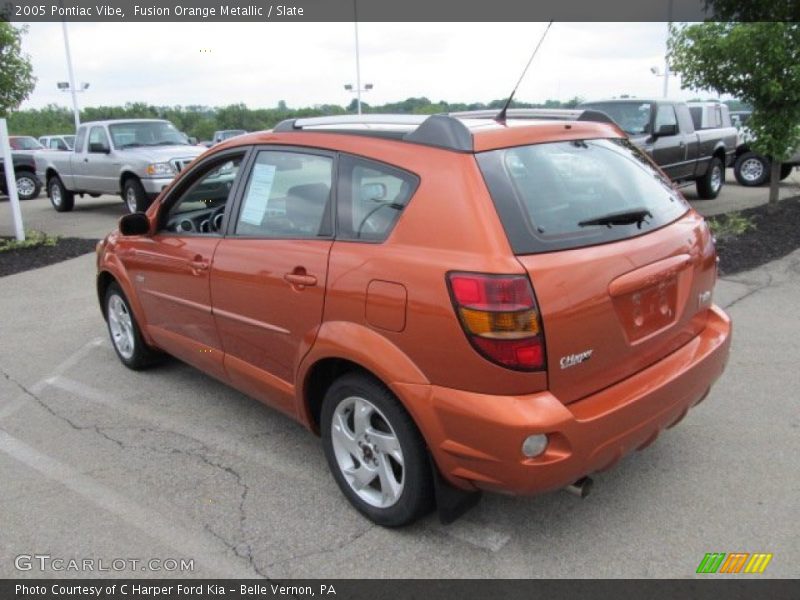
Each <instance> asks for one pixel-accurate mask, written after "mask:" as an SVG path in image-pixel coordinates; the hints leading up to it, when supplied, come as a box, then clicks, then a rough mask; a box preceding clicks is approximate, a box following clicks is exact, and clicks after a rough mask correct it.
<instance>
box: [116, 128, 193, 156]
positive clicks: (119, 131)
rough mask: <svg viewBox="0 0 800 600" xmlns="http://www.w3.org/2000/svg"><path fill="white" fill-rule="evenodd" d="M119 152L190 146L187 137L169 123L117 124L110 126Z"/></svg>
mask: <svg viewBox="0 0 800 600" xmlns="http://www.w3.org/2000/svg"><path fill="white" fill-rule="evenodd" d="M108 130H109V131H110V132H111V139H112V140H113V141H114V147H115V148H116V149H117V150H122V149H124V148H135V147H137V146H173V145H188V143H187V141H186V137H185V136H184V135H183V134H182V133H181V132H180V131H178V130H177V129H175V126H174V125H173V124H172V123H168V122H167V121H145V122H131V123H115V124H113V125H109V126H108Z"/></svg>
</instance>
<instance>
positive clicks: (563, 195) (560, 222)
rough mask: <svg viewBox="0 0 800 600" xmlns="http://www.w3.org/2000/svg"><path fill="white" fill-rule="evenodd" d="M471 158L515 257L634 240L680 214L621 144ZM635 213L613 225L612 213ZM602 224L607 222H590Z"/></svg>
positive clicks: (670, 194)
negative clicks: (634, 217)
mask: <svg viewBox="0 0 800 600" xmlns="http://www.w3.org/2000/svg"><path fill="white" fill-rule="evenodd" d="M477 160H478V164H479V166H480V169H481V171H482V172H483V176H484V179H485V180H486V184H487V186H488V188H489V192H490V194H491V196H492V199H493V200H494V203H495V207H496V208H497V212H498V214H499V215H500V219H501V221H502V222H503V227H504V228H505V230H506V234H507V235H508V238H509V242H510V243H511V246H512V248H513V249H514V252H515V253H516V254H534V253H538V252H550V251H554V250H565V249H569V248H580V247H583V246H592V245H595V244H603V243H606V242H613V241H617V240H622V239H626V238H630V237H635V236H638V235H641V234H644V233H647V232H649V231H653V230H654V229H658V228H660V227H663V226H664V225H667V224H668V223H671V222H672V221H674V220H675V219H677V218H678V217H680V216H681V215H683V214H684V213H685V212H686V211H687V210H688V205H687V204H686V202H685V201H684V200H683V198H682V197H681V196H680V195H679V194H678V193H677V192H676V191H675V189H674V188H673V187H672V185H671V184H670V182H669V180H667V179H666V178H664V176H662V175H661V173H659V172H658V171H657V170H656V169H655V168H653V166H652V165H651V163H650V161H649V160H648V159H647V157H646V156H644V155H643V154H642V153H641V151H639V150H638V149H637V148H636V147H635V146H633V145H632V144H631V143H630V142H629V141H628V140H624V139H597V140H576V141H571V142H555V143H548V144H536V145H531V146H520V147H515V148H504V149H500V150H492V151H489V152H483V153H480V154H478V155H477ZM636 213H649V215H647V216H645V217H644V218H643V220H640V221H639V222H630V223H620V222H619V221H622V220H625V218H624V217H619V215H631V214H636ZM614 215H616V217H614ZM609 216H611V218H609ZM604 218H605V219H606V220H614V221H615V222H614V223H608V224H592V223H591V222H592V221H597V220H598V219H600V220H602V219H604Z"/></svg>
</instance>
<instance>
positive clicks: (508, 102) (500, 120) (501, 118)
mask: <svg viewBox="0 0 800 600" xmlns="http://www.w3.org/2000/svg"><path fill="white" fill-rule="evenodd" d="M552 24H553V22H552V21H550V22H549V23H548V24H547V27H546V28H545V30H544V33H543V34H542V37H540V38H539V43H538V44H536V48H534V49H533V54H531V57H530V58H529V59H528V64H527V65H525V69H523V71H522V75H520V77H519V81H517V85H515V86H514V89H513V90H512V91H511V95H510V96H509V97H508V100H506V103H505V105H504V106H503V108H502V109H501V110H500V112H499V113H497V116H496V117H495V118H494V120H495V121H497V122H498V123H505V122H506V111H507V110H508V107H509V106H510V105H511V101H512V100H513V99H514V94H516V93H517V88H518V87H519V84H520V83H522V80H523V79H524V77H525V73H527V72H528V67H530V66H531V63H532V62H533V57H534V56H536V53H537V52H538V51H539V47H540V46H541V45H542V42H543V41H544V38H545V36H547V32H548V31H550V26H551V25H552Z"/></svg>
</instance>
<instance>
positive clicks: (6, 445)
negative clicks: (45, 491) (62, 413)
mask: <svg viewBox="0 0 800 600" xmlns="http://www.w3.org/2000/svg"><path fill="white" fill-rule="evenodd" d="M0 452H4V453H5V454H7V455H8V456H10V457H12V458H14V459H15V460H17V461H19V462H21V463H23V464H25V465H27V466H28V467H30V468H31V469H33V470H35V471H37V472H39V473H40V474H42V475H44V476H45V477H46V478H47V479H50V480H52V481H55V482H57V483H59V484H61V485H63V486H64V487H66V488H68V489H69V490H71V491H73V492H75V493H76V494H78V495H79V496H82V497H83V498H86V499H87V500H88V501H90V502H92V503H93V504H95V505H96V506H99V507H100V508H102V509H104V510H106V511H107V512H109V513H112V514H114V515H116V516H117V517H119V518H120V519H122V520H123V521H125V522H126V523H127V524H129V525H131V526H132V527H135V528H136V529H139V530H140V531H142V532H144V533H145V534H147V535H148V536H150V537H151V538H154V539H156V540H159V541H160V542H161V543H163V544H165V545H167V546H168V547H170V548H173V549H174V550H175V551H177V552H179V553H180V554H182V557H181V558H187V559H194V560H195V563H196V564H199V565H202V566H203V567H204V568H205V569H208V573H209V574H211V573H213V574H216V576H219V577H236V578H253V577H258V576H259V575H258V573H256V572H255V571H253V570H252V569H250V568H248V567H247V566H245V564H243V562H242V561H240V560H236V559H233V558H231V557H230V556H229V554H228V549H227V548H225V547H224V545H223V544H222V543H221V542H219V541H217V540H216V539H215V538H214V537H213V536H211V535H210V534H207V533H205V532H203V531H202V530H201V529H199V528H198V530H197V531H190V530H188V529H184V528H182V527H179V526H178V525H176V524H175V521H174V519H171V518H169V517H166V516H164V515H163V513H162V512H161V511H158V510H150V509H148V508H145V507H144V506H141V505H139V504H137V503H136V502H134V501H132V500H130V499H129V498H127V497H125V496H123V495H122V494H120V493H118V492H116V491H114V490H112V489H110V488H108V487H106V486H105V485H103V484H101V483H100V482H98V481H96V480H94V479H92V478H91V477H88V476H87V475H84V474H83V473H81V472H80V471H78V470H76V469H74V468H72V467H70V466H69V465H66V464H64V463H62V462H59V461H58V460H56V459H54V458H52V457H50V456H47V455H46V454H43V453H41V452H39V451H38V450H36V449H35V448H33V447H32V446H29V445H27V444H26V443H25V442H23V441H21V440H19V439H17V438H15V437H13V436H11V435H9V434H8V433H7V432H5V431H3V430H0ZM204 576H205V574H204Z"/></svg>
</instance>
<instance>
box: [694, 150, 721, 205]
mask: <svg viewBox="0 0 800 600" xmlns="http://www.w3.org/2000/svg"><path fill="white" fill-rule="evenodd" d="M724 183H725V165H723V164H722V161H721V160H720V159H719V158H717V157H716V156H715V157H714V158H712V159H711V162H709V163H708V169H707V170H706V173H705V175H703V176H702V177H701V178H700V179H698V180H697V195H698V196H700V197H701V198H702V199H703V200H713V199H714V198H716V197H717V196H719V192H720V190H721V189H722V185H723V184H724Z"/></svg>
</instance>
